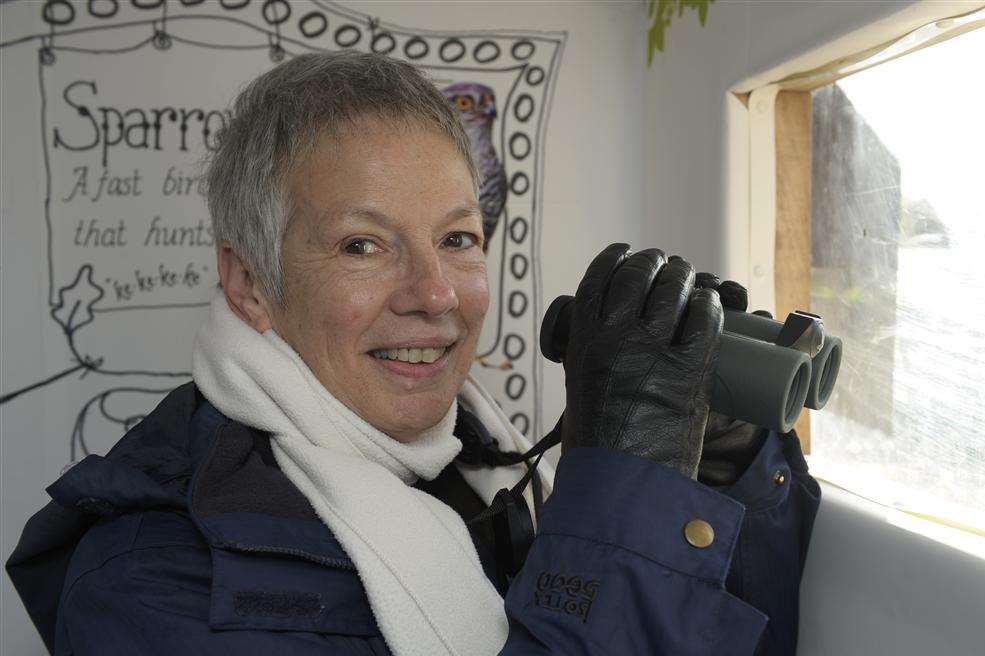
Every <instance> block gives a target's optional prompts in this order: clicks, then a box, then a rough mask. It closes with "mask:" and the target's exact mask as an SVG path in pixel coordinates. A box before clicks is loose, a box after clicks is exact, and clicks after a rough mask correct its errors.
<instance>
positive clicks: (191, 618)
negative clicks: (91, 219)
mask: <svg viewBox="0 0 985 656" xmlns="http://www.w3.org/2000/svg"><path fill="white" fill-rule="evenodd" d="M234 114H235V119H234V120H233V121H232V122H231V124H230V126H229V127H228V129H227V131H226V132H225V133H224V134H223V136H222V139H221V142H220V147H219V150H218V151H217V152H216V153H215V155H214V157H213V159H212V161H211V163H210V168H209V172H208V180H209V209H210V212H211V215H212V220H213V227H214V231H215V235H216V239H217V243H219V244H220V246H219V249H218V265H219V266H218V269H219V275H220V280H221V290H219V291H218V292H217V294H216V296H215V298H214V300H213V302H212V307H211V310H210V316H209V318H208V320H207V321H206V323H205V324H204V325H203V326H202V328H201V329H200V331H199V334H198V337H197V340H196V345H195V350H194V358H193V361H194V383H193V384H189V385H186V386H184V387H182V388H179V389H178V390H176V391H175V392H173V393H172V394H171V395H170V396H169V397H168V398H167V399H165V401H164V402H163V403H162V404H161V405H160V406H159V407H158V408H157V409H156V410H155V411H154V412H153V413H152V414H151V415H150V416H148V417H147V419H145V420H144V421H143V422H142V423H141V424H140V425H138V426H137V427H136V428H135V429H134V430H132V431H131V432H130V433H129V434H128V435H127V436H125V437H124V438H123V440H121V441H120V443H118V444H117V446H116V447H115V448H114V449H113V450H112V451H111V452H110V454H109V455H108V456H107V457H106V458H100V457H98V456H90V457H89V458H87V459H86V460H85V461H83V462H82V463H80V464H79V465H77V466H75V467H74V468H72V469H71V470H70V471H69V472H67V473H66V474H65V475H64V476H63V477H62V478H60V479H59V480H58V481H57V482H56V483H55V484H53V485H52V486H51V487H50V488H49V493H50V494H51V496H52V498H53V499H54V503H53V504H49V506H48V507H47V508H46V509H45V510H43V511H42V512H41V513H39V514H38V515H36V516H35V518H33V519H32V520H31V523H30V524H29V525H28V527H27V529H26V530H25V534H24V537H23V538H22V540H21V544H20V545H19V546H18V549H17V551H16V552H15V554H14V555H13V556H12V557H11V559H10V562H9V563H8V569H9V571H10V572H11V576H12V578H13V579H14V581H15V584H16V585H17V586H18V590H19V591H20V593H21V595H22V597H23V598H24V600H25V604H26V605H27V606H28V609H29V610H30V611H31V613H32V617H33V618H34V620H35V622H36V624H37V625H38V628H39V630H40V631H41V633H42V636H43V637H44V638H45V641H46V644H47V645H48V647H49V649H50V650H52V651H53V653H58V654H138V653H139V654H145V653H146V654H156V653H161V654H175V653H230V654H233V653H235V654H246V653H264V654H266V653H272V652H274V651H275V650H277V651H279V652H281V653H286V654H308V653H311V654H390V653H393V654H398V655H405V654H467V655H481V654H498V653H501V654H530V653H538V654H547V653H550V654H575V653H585V654H603V653H606V654H608V653H612V654H654V653H673V654H692V653H693V654H706V653H715V654H751V653H753V651H754V650H755V649H756V647H757V644H759V643H760V638H761V635H762V634H763V628H764V626H765V624H766V619H767V618H766V615H764V613H763V612H761V611H766V612H768V613H770V614H773V612H774V609H775V608H782V607H788V606H789V604H790V603H791V600H792V603H793V607H794V609H795V608H796V588H797V581H799V574H800V567H801V565H802V563H801V560H802V555H803V552H804V549H805V548H806V539H807V535H808V534H809V530H810V520H811V519H812V517H813V508H814V506H812V505H811V501H812V499H813V500H815V501H816V499H815V497H814V496H812V492H813V488H811V483H812V481H810V479H809V477H808V476H807V474H806V471H803V472H801V471H798V466H799V462H797V461H796V460H795V459H794V458H793V457H792V456H790V458H789V459H788V458H787V457H785V456H784V450H786V451H787V452H789V453H793V452H794V450H796V447H795V438H793V437H789V438H783V439H782V441H781V438H780V436H777V435H769V436H766V435H765V434H764V433H763V432H762V431H757V430H750V427H739V430H738V431H736V430H732V431H728V433H727V434H728V435H729V436H730V437H729V438H728V440H717V439H716V440H715V442H716V443H718V444H726V443H728V444H729V445H730V446H729V448H727V449H721V450H720V451H722V452H723V453H724V454H725V458H724V460H725V461H728V462H730V463H741V467H740V468H741V469H742V470H746V466H747V465H748V470H746V475H745V476H744V477H743V478H742V479H741V480H739V481H738V482H737V483H736V485H735V486H733V487H736V488H739V490H738V491H737V493H736V495H737V496H738V497H739V498H740V500H741V501H743V502H746V503H747V505H748V504H749V503H755V504H759V503H766V504H772V506H773V507H775V506H776V505H777V504H782V506H783V508H784V509H786V510H787V511H789V512H785V513H784V515H783V519H782V526H781V527H780V529H782V530H780V532H779V534H780V536H781V538H782V539H781V542H782V543H783V548H784V549H788V548H789V549H791V551H790V554H788V556H789V558H790V561H789V562H787V561H786V560H784V558H785V557H784V558H779V559H777V558H772V559H771V563H770V565H771V566H772V567H774V570H775V568H776V567H777V563H778V562H779V563H785V564H783V567H785V568H786V569H787V570H789V571H784V573H785V574H787V575H788V577H789V580H787V581H784V582H782V583H781V582H780V581H781V580H782V579H783V577H782V576H781V577H777V583H775V584H773V585H772V586H767V589H766V590H765V592H764V590H763V589H761V588H760V589H757V588H756V586H755V585H751V586H750V590H749V593H748V595H747V597H746V600H747V601H742V600H740V599H739V598H737V597H735V596H733V595H732V594H730V593H729V592H727V591H726V589H725V587H724V581H725V577H726V574H727V573H728V572H729V562H730V558H731V556H732V553H733V548H734V545H735V543H736V538H737V535H738V533H739V531H740V528H741V529H742V530H744V531H746V533H745V534H744V539H747V540H752V541H753V544H755V543H756V540H755V538H756V537H757V532H762V533H766V532H767V531H766V529H765V528H764V527H758V526H755V525H754V526H752V527H751V528H750V526H749V525H747V526H746V527H745V528H742V522H743V504H742V503H740V502H738V501H735V500H733V499H731V498H729V497H728V496H725V495H723V494H719V493H717V492H715V491H714V490H712V489H711V488H709V487H706V486H705V485H702V484H701V483H698V482H696V481H695V480H693V479H694V478H695V477H696V475H697V473H698V469H699V457H700V455H701V451H702V445H703V441H704V439H705V438H704V433H705V427H706V422H707V418H708V398H709V394H710V388H711V375H712V373H713V371H714V365H715V359H716V357H717V350H718V340H719V336H720V333H721V324H722V307H721V304H720V302H719V296H718V293H717V292H716V291H715V290H714V289H705V288H702V289H697V288H696V285H695V275H694V272H693V270H692V269H691V266H690V265H689V264H688V263H687V262H685V261H684V260H682V259H680V258H670V259H669V260H668V259H667V258H665V257H664V255H663V253H662V252H660V251H657V250H655V249H651V250H645V251H641V252H639V253H635V254H631V253H630V252H629V249H628V247H627V246H626V245H623V244H614V245H613V246H610V247H609V248H607V249H606V250H604V251H603V252H602V253H601V254H600V255H599V256H598V257H597V258H596V259H595V260H594V262H593V263H592V265H591V267H590V268H589V270H588V272H587V273H586V275H585V278H584V279H583V281H582V283H581V285H580V286H579V289H578V293H577V297H576V298H577V300H576V309H575V313H574V319H573V323H572V334H571V338H570V341H569V344H568V354H567V359H566V364H565V373H566V388H567V408H566V410H565V413H564V419H563V422H562V423H561V424H560V425H559V428H558V430H560V431H561V436H562V440H563V445H564V455H563V457H562V459H561V463H560V466H559V470H558V474H557V478H556V480H552V479H554V476H553V473H552V472H551V471H549V469H548V467H546V466H545V465H543V464H542V465H541V467H540V471H539V475H540V476H541V477H542V480H541V484H542V489H543V490H544V491H545V492H550V491H551V485H552V484H553V485H554V489H553V494H552V495H551V497H550V499H549V500H548V501H547V503H546V504H545V506H544V508H543V512H542V513H541V514H540V516H539V517H538V521H539V526H538V536H537V538H536V540H535V541H534V542H533V546H532V547H531V548H530V551H529V554H528V555H527V557H526V562H525V563H523V566H522V569H519V572H514V571H512V568H511V567H510V565H511V564H512V565H516V564H515V563H509V562H506V560H509V559H508V558H506V557H504V555H503V551H502V550H497V549H496V537H495V536H494V535H492V531H491V529H490V526H489V524H488V523H483V522H477V523H472V524H470V525H469V526H467V525H466V521H467V520H468V519H470V518H472V517H474V516H475V515H477V514H478V513H479V512H481V511H482V510H483V509H484V508H485V507H486V506H487V505H488V504H489V503H491V502H492V501H493V498H494V496H495V495H496V493H497V491H498V490H500V489H502V488H504V487H509V486H511V485H513V484H514V483H515V482H516V481H517V480H518V479H519V478H521V476H522V475H523V472H524V471H525V468H524V467H523V466H515V467H506V466H499V467H496V466H491V465H493V464H495V463H498V462H503V461H504V460H505V458H504V457H503V454H502V452H503V451H521V452H522V451H525V450H526V448H527V447H528V446H529V445H528V444H527V443H526V441H525V440H524V439H523V438H522V436H520V435H519V434H518V433H517V432H516V431H515V429H513V428H512V426H511V425H510V423H509V421H508V420H506V418H505V417H504V416H503V414H502V412H501V411H500V410H499V409H498V408H497V406H496V404H495V403H494V402H492V400H491V399H490V397H489V396H488V395H487V394H486V393H485V392H484V391H483V390H482V388H481V387H480V386H479V385H478V384H477V383H476V382H475V381H474V380H472V379H470V378H469V377H468V371H469V367H470V365H471V363H472V361H473V358H474V355H475V350H476V344H477V340H478V337H479V332H480V330H481V326H482V322H483V318H484V316H485V313H486V308H487V305H488V283H487V277H486V271H485V263H484V257H483V249H482V246H483V243H482V240H483V233H482V217H481V213H480V210H479V206H478V202H477V199H476V191H475V190H476V175H475V170H474V167H473V165H472V162H471V160H470V157H469V149H468V142H467V139H466V136H465V134H464V133H463V131H462V129H461V127H460V126H459V124H458V122H457V119H456V117H455V115H454V114H453V113H452V111H451V110H450V108H449V107H448V106H447V105H445V101H444V99H443V97H442V96H441V94H440V93H439V92H438V91H437V90H436V89H434V88H433V87H432V86H431V85H430V84H429V83H428V82H427V80H425V79H424V78H423V77H422V76H421V75H420V74H419V73H418V72H417V71H416V70H415V69H414V68H413V67H411V66H409V65H407V64H402V63H399V62H396V61H394V60H390V59H387V58H384V57H380V56H374V55H363V54H356V53H333V54H320V55H304V56H301V57H297V58H295V59H293V60H292V61H290V62H287V63H285V64H282V65H281V66H278V67H277V68H275V69H273V70H272V71H270V72H268V73H266V74H264V75H262V76H261V77H259V78H258V79H257V80H255V81H254V82H253V83H252V84H251V85H250V86H249V87H248V88H247V89H246V90H245V91H243V92H242V93H241V94H240V96H239V98H238V99H237V101H236V104H235V111H234ZM704 282H705V283H706V284H705V285H704V286H706V287H707V286H710V287H717V286H718V285H717V280H713V279H705V281H704ZM730 289H733V290H734V289H735V287H731V288H730ZM739 304H740V305H742V306H743V307H742V309H744V301H740V302H739ZM733 428H734V427H733ZM791 445H794V446H791ZM796 453H799V450H796ZM750 462H752V463H753V464H752V465H749V463H750ZM719 464H720V463H719ZM777 468H779V469H777ZM778 470H782V471H786V472H788V473H790V472H792V473H793V477H792V478H793V480H792V481H791V484H789V485H786V486H777V485H775V484H774V483H773V482H772V481H771V479H770V477H772V476H773V472H774V471H778ZM715 471H721V470H720V468H717V469H715ZM750 472H752V473H750ZM787 478H791V477H790V476H788V477H787ZM726 479H728V477H727V476H726ZM736 479H737V476H732V477H731V479H728V480H724V481H721V480H719V481H718V482H725V483H732V482H735V480H736ZM743 490H744V492H743ZM743 495H745V496H743ZM527 499H528V500H529V501H530V502H531V505H533V504H532V502H533V498H532V497H531V496H530V495H529V494H528V495H527ZM771 521H773V520H771ZM771 528H772V532H773V533H776V532H777V531H776V528H777V527H776V526H773V527H771ZM510 537H511V536H507V538H510ZM512 537H515V535H514V536H512ZM499 538H500V539H502V535H500V536H499ZM766 539H768V540H774V541H775V540H776V539H777V538H776V537H775V536H770V537H768V538H766ZM767 546H768V545H767ZM521 552H522V549H521ZM516 553H517V552H516V551H513V552H511V553H509V554H508V555H509V556H511V557H513V556H515V555H516ZM763 553H769V550H768V549H766V550H763ZM745 556H748V558H745ZM755 556H756V553H755V550H753V551H752V552H750V553H748V554H744V559H745V560H747V561H748V562H750V563H753V565H751V567H752V568H753V574H754V573H755V568H756V567H758V566H759V565H756V563H757V562H758V561H757V559H756V557H755ZM733 573H734V570H733ZM514 574H515V576H514ZM740 574H743V575H748V574H749V572H748V571H745V572H740ZM504 596H505V605H504V599H503V597H504ZM747 602H748V603H747ZM754 605H755V606H757V607H758V608H759V610H757V608H756V607H754ZM785 612H787V613H789V612H790V611H789V609H787V610H786V611H785ZM774 633H775V635H774V636H772V637H770V636H768V637H767V638H766V640H767V642H766V643H764V644H765V645H766V648H770V649H774V650H775V651H774V652H773V653H786V652H784V651H783V650H784V649H786V648H787V647H788V646H789V645H790V640H791V636H793V637H792V639H793V640H794V641H795V636H796V616H795V614H794V615H793V619H792V620H791V619H790V618H789V617H788V618H784V622H782V623H781V624H780V626H779V627H778V628H776V629H774ZM770 641H773V642H770Z"/></svg>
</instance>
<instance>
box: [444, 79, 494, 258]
mask: <svg viewBox="0 0 985 656" xmlns="http://www.w3.org/2000/svg"><path fill="white" fill-rule="evenodd" d="M443 93H444V95H445V98H447V99H448V100H449V102H451V104H452V106H453V107H454V108H455V110H456V111H457V112H458V118H459V120H460V121H461V123H462V127H464V128H465V133H466V134H467V135H468V137H469V145H470V150H471V153H472V160H473V161H474V162H475V167H476V170H477V172H478V174H479V207H480V208H481V210H482V232H483V234H484V235H485V238H486V248H487V249H488V248H489V243H490V242H491V241H492V236H493V233H495V232H496V225H497V224H498V223H499V216H500V214H502V213H503V207H504V206H505V205H506V194H507V189H508V187H507V182H506V169H505V168H504V167H503V163H502V162H501V161H500V159H499V155H498V154H497V153H496V148H495V147H494V146H493V136H492V128H493V123H494V122H495V120H496V117H497V115H498V114H497V112H496V94H495V92H494V91H493V90H492V89H491V88H490V87H487V86H486V85H484V84H479V83H478V82H458V83H455V84H452V85H451V86H449V87H445V89H444V90H443Z"/></svg>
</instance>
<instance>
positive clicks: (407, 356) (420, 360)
mask: <svg viewBox="0 0 985 656" xmlns="http://www.w3.org/2000/svg"><path fill="white" fill-rule="evenodd" d="M453 346H454V344H451V345H449V346H439V347H436V348H432V347H428V348H392V349H376V350H374V351H370V352H369V354H370V355H372V356H373V357H374V358H377V359H378V360H396V361H398V362H409V363H410V364H433V363H434V362H437V361H438V360H440V359H441V357H442V356H443V355H444V354H445V353H447V352H448V351H450V350H451V348H452V347H453Z"/></svg>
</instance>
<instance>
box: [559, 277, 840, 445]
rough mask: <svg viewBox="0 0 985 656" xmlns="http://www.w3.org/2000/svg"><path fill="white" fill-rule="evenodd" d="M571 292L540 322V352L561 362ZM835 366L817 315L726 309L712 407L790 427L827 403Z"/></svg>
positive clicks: (835, 346)
mask: <svg viewBox="0 0 985 656" xmlns="http://www.w3.org/2000/svg"><path fill="white" fill-rule="evenodd" d="M574 300H575V299H574V297H572V296H558V297H557V298H556V299H554V302H553V303H551V305H550V307H549V308H548V309H547V314H546V315H545V316H544V323H543V324H542V325H541V328H540V350H541V352H542V353H543V354H544V357H546V358H547V359H548V360H551V361H553V362H563V361H564V355H565V351H566V349H567V346H568V336H569V334H570V330H571V314H572V311H573V310H574V303H573V302H574ZM840 366H841V340H840V339H839V338H838V337H835V336H833V335H826V334H825V331H824V323H823V321H822V320H821V317H819V316H818V315H816V314H811V313H809V312H803V311H800V310H798V311H796V312H791V313H790V314H789V315H788V316H787V319H786V321H784V322H783V323H780V322H779V321H775V320H773V319H772V318H770V317H768V316H762V315H759V314H749V313H746V312H741V311H737V310H729V309H726V310H725V327H724V331H723V332H722V341H721V351H720V352H719V356H718V368H717V370H716V372H715V386H714V390H713V392H712V395H711V409H712V410H714V411H715V412H718V413H720V414H723V415H725V416H726V417H731V418H733V419H740V420H742V421H746V422H748V423H750V424H754V425H756V426H763V427H764V428H769V429H771V430H775V431H777V432H779V433H787V432H789V431H790V430H791V429H792V428H793V426H794V424H795V423H796V422H797V418H798V417H800V413H801V410H802V409H803V408H804V406H806V407H808V408H811V409H813V410H820V409H821V408H823V407H824V405H825V404H826V403H827V402H828V399H829V398H830V397H831V392H832V391H833V390H834V386H835V382H837V380H838V370H839V368H840Z"/></svg>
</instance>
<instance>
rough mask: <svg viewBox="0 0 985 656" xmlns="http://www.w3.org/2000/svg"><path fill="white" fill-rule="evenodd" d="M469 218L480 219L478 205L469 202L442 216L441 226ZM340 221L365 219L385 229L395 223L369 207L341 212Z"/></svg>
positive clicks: (480, 212) (384, 214)
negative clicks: (476, 217)
mask: <svg viewBox="0 0 985 656" xmlns="http://www.w3.org/2000/svg"><path fill="white" fill-rule="evenodd" d="M470 216H478V217H480V218H481V217H482V211H481V209H480V208H479V203H477V202H470V203H466V204H465V205H460V206H459V207H456V208H455V209H453V210H451V211H450V212H448V213H447V214H445V216H444V220H443V225H446V224H448V223H453V222H455V221H458V220H460V219H465V218H468V217H470ZM341 218H342V219H367V220H369V221H372V222H374V223H379V224H381V225H383V226H386V227H392V226H394V225H395V224H396V223H397V221H396V220H394V219H393V218H392V217H391V216H390V215H388V214H386V213H384V212H380V211H378V210H374V209H373V208H371V207H358V206H357V207H350V208H347V209H346V210H345V211H343V212H342V215H341Z"/></svg>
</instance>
